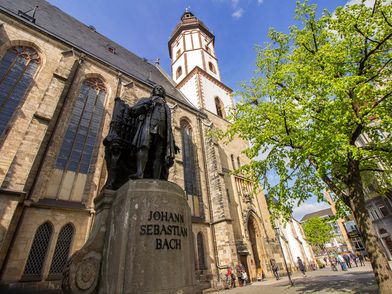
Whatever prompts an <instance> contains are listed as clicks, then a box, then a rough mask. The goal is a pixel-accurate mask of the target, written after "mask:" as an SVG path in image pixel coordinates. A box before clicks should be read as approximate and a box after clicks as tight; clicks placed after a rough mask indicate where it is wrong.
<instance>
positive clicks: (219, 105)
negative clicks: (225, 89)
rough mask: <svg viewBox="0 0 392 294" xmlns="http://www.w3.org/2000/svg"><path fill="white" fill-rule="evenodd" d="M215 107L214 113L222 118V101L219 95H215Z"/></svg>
mask: <svg viewBox="0 0 392 294" xmlns="http://www.w3.org/2000/svg"><path fill="white" fill-rule="evenodd" d="M215 107H216V114H217V115H218V116H220V117H221V118H224V113H225V112H224V110H223V105H222V102H221V101H220V99H219V97H215Z"/></svg>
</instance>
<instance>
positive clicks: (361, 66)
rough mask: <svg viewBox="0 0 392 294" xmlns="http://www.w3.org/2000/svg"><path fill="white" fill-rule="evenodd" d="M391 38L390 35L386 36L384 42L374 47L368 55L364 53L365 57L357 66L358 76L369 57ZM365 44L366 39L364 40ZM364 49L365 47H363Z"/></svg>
mask: <svg viewBox="0 0 392 294" xmlns="http://www.w3.org/2000/svg"><path fill="white" fill-rule="evenodd" d="M391 37H392V33H390V34H389V35H387V36H386V37H385V38H384V40H382V41H380V42H379V43H378V44H377V46H376V47H374V48H373V49H372V50H370V52H369V53H367V52H365V56H364V57H363V58H362V59H361V61H360V64H359V69H360V74H362V69H363V68H364V66H365V62H366V61H367V60H368V59H369V57H370V56H371V55H373V54H374V53H375V52H376V51H377V50H378V49H379V48H380V47H381V46H382V45H383V44H384V43H385V42H386V41H388V40H389V39H390V38H391ZM365 42H366V39H365ZM365 49H366V46H365ZM366 50H367V49H366Z"/></svg>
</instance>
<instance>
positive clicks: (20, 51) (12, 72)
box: [0, 46, 41, 135]
mask: <svg viewBox="0 0 392 294" xmlns="http://www.w3.org/2000/svg"><path fill="white" fill-rule="evenodd" d="M40 62H41V60H40V57H39V55H38V53H37V51H36V50H34V49H33V48H30V47H23V46H17V47H12V48H10V49H8V50H7V52H6V53H5V55H4V56H3V58H2V59H1V61H0V135H2V134H3V132H4V130H5V129H6V127H7V125H8V123H9V121H10V120H11V117H12V115H13V114H14V112H15V110H16V108H17V107H18V105H19V103H20V102H21V101H22V100H23V98H24V97H25V95H26V93H27V91H28V90H29V88H30V85H31V82H32V80H33V77H34V74H35V72H36V71H37V69H38V66H39V65H40Z"/></svg>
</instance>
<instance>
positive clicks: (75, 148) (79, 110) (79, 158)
mask: <svg viewBox="0 0 392 294" xmlns="http://www.w3.org/2000/svg"><path fill="white" fill-rule="evenodd" d="M105 96H106V88H105V85H104V84H103V82H102V81H101V80H100V79H96V78H91V79H87V80H85V81H84V82H83V84H82V87H81V88H80V92H79V95H78V97H77V99H76V101H75V104H74V106H73V109H72V113H71V118H70V122H69V125H68V129H67V131H66V133H65V135H64V139H63V143H62V145H61V149H60V152H59V155H58V158H57V161H56V167H57V168H58V169H62V170H68V171H73V172H75V173H82V174H87V173H88V171H89V167H90V163H91V158H92V156H93V151H94V147H95V145H96V143H97V142H96V141H97V137H98V133H99V131H100V127H101V121H102V117H103V111H104V102H105Z"/></svg>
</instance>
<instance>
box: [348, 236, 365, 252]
mask: <svg viewBox="0 0 392 294" xmlns="http://www.w3.org/2000/svg"><path fill="white" fill-rule="evenodd" d="M351 242H352V244H353V246H354V247H355V250H358V251H361V250H364V249H365V247H364V246H363V243H362V240H361V238H359V237H355V238H352V239H351Z"/></svg>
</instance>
